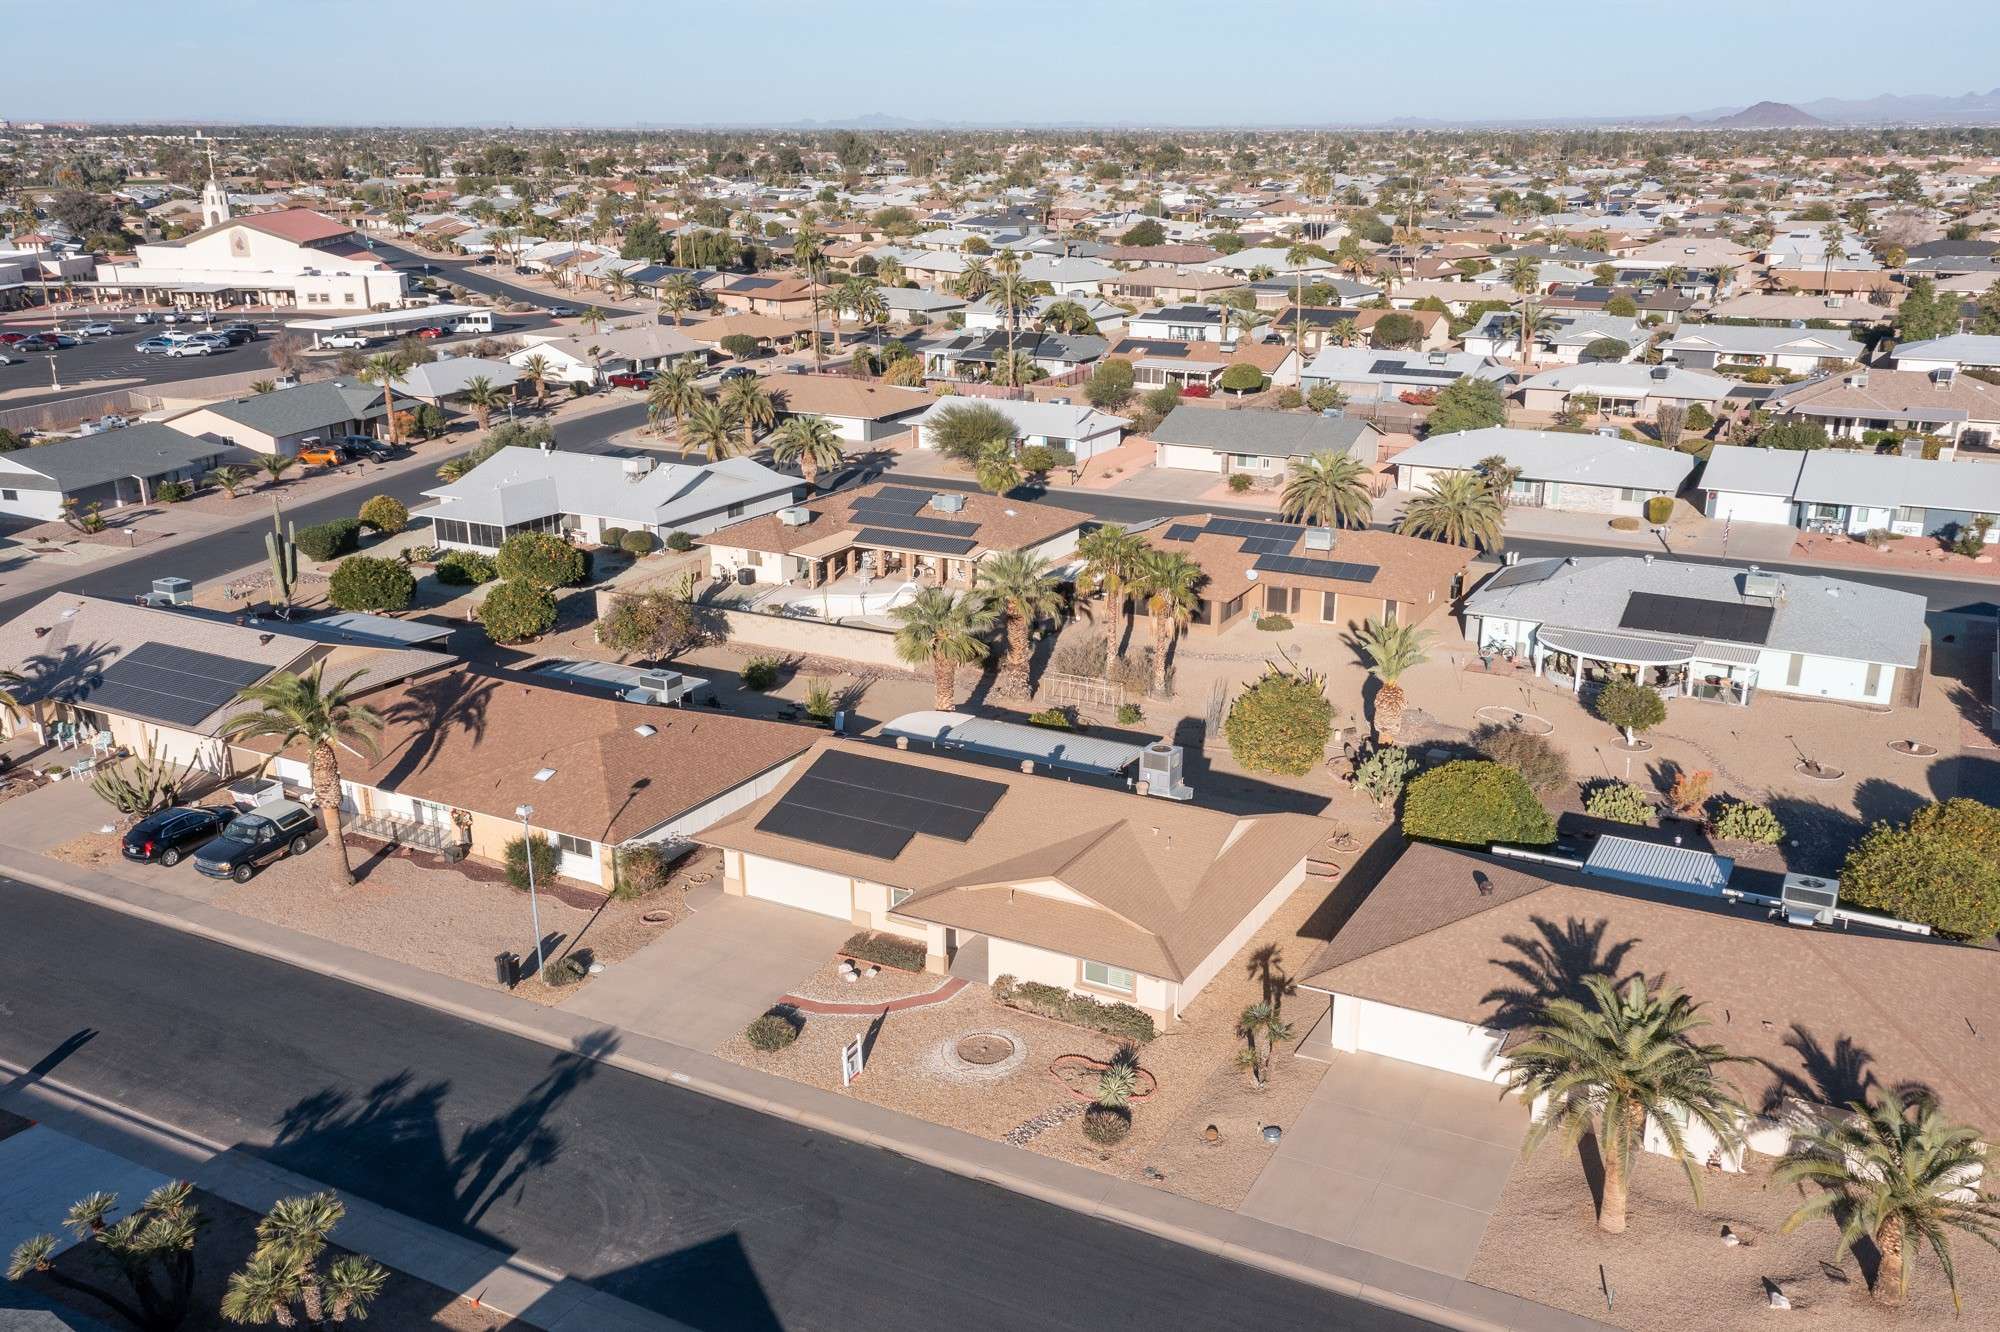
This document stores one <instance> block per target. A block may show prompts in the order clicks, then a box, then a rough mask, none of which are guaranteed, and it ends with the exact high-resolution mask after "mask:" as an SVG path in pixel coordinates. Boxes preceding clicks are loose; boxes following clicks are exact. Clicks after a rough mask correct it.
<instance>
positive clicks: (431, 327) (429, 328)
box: [416, 324, 444, 342]
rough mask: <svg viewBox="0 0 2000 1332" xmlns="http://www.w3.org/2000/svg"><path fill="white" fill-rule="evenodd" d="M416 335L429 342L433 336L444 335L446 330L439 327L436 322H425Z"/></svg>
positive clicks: (439, 336)
mask: <svg viewBox="0 0 2000 1332" xmlns="http://www.w3.org/2000/svg"><path fill="white" fill-rule="evenodd" d="M416 335H417V336H418V337H420V338H422V339H424V340H425V341H426V342H428V341H429V340H430V339H432V338H441V337H443V336H444V330H443V329H441V328H439V327H438V326H437V325H436V324H425V325H424V326H423V327H421V328H419V329H417V330H416Z"/></svg>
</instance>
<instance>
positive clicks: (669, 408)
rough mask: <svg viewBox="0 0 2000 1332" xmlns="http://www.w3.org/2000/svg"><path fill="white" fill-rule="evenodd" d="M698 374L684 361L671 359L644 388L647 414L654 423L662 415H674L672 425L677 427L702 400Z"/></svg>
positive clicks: (657, 421) (657, 422) (656, 423)
mask: <svg viewBox="0 0 2000 1332" xmlns="http://www.w3.org/2000/svg"><path fill="white" fill-rule="evenodd" d="M703 396H704V394H703V393H702V391H701V379H700V375H699V373H698V372H697V371H696V370H695V368H694V367H693V366H692V365H689V364H688V363H687V362H686V361H674V362H673V363H671V364H669V365H667V366H666V367H665V368H663V369H662V370H661V371H660V373H659V374H658V375H656V376H654V378H653V385H652V387H651V388H649V389H647V390H646V415H647V416H649V417H651V418H652V420H653V423H654V425H655V426H657V425H658V424H659V420H660V418H661V417H662V416H671V417H673V418H674V428H675V429H676V430H678V429H680V424H681V421H682V420H683V419H684V418H685V417H686V416H687V414H688V413H689V412H690V411H693V410H694V405H695V404H696V403H697V402H699V401H701V399H702V398H703Z"/></svg>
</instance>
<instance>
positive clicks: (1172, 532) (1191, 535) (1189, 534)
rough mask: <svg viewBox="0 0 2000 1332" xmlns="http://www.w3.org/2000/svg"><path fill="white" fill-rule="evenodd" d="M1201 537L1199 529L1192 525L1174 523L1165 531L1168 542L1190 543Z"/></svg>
mask: <svg viewBox="0 0 2000 1332" xmlns="http://www.w3.org/2000/svg"><path fill="white" fill-rule="evenodd" d="M1200 535H1201V529H1200V528H1199V527H1196V526H1195V525H1194V524H1193V523H1175V524H1174V525H1173V526H1172V527H1169V528H1168V529H1167V535H1166V539H1167V540H1168V541H1192V540H1194V539H1195V538H1196V537H1198V536H1200Z"/></svg>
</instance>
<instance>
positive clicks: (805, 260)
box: [792, 218, 840, 374]
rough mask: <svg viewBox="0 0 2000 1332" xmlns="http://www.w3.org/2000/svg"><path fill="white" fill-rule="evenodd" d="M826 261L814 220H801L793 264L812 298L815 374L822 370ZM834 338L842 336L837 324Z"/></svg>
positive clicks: (795, 235) (794, 240)
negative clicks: (821, 310) (821, 287)
mask: <svg viewBox="0 0 2000 1332" xmlns="http://www.w3.org/2000/svg"><path fill="white" fill-rule="evenodd" d="M825 259H826V250H825V247H823V246H822V245H821V244H820V239H819V232H818V231H817V230H816V229H815V228H814V227H813V224H812V220H811V219H810V218H807V219H804V220H801V221H800V223H799V226H798V230H796V231H794V232H793V233H792V262H793V263H795V264H797V265H798V267H799V271H800V272H801V273H803V274H805V278H806V286H807V292H808V294H809V295H810V296H811V298H812V349H813V373H815V374H817V373H819V371H820V369H821V359H822V354H821V352H820V346H819V307H820V296H819V275H820V270H821V269H822V267H823V266H824V263H825ZM834 336H835V337H839V336H840V330H839V327H838V325H837V324H836V326H835V329H834Z"/></svg>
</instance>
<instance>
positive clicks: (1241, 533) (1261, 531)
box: [1208, 518, 1306, 541]
mask: <svg viewBox="0 0 2000 1332" xmlns="http://www.w3.org/2000/svg"><path fill="white" fill-rule="evenodd" d="M1208 530H1209V531H1211V532H1220V533H1222V535H1224V536H1233V537H1282V538H1283V539H1285V540H1286V541H1297V540H1299V539H1300V538H1301V537H1303V536H1304V535H1305V534H1306V529H1305V528H1303V527H1300V526H1298V525H1297V524H1295V523H1266V522H1260V521H1259V520H1257V519H1255V518H1211V519H1209V520H1208Z"/></svg>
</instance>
